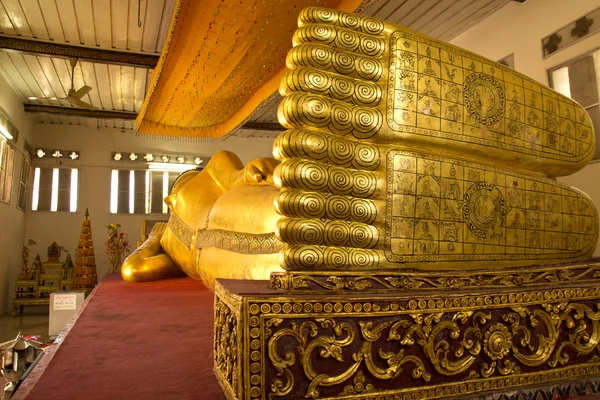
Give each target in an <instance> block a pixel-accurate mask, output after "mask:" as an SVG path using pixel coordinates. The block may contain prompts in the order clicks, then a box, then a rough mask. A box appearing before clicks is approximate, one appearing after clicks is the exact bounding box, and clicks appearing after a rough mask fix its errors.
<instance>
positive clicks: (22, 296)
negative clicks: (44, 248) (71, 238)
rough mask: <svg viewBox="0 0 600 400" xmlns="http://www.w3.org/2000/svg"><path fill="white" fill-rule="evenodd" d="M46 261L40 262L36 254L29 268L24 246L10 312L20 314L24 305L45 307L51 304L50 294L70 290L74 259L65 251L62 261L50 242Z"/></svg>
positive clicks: (57, 250) (27, 254)
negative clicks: (21, 263)
mask: <svg viewBox="0 0 600 400" xmlns="http://www.w3.org/2000/svg"><path fill="white" fill-rule="evenodd" d="M47 254H48V260H47V261H46V262H44V263H42V261H41V259H40V255H39V254H38V255H37V256H36V257H35V260H34V261H33V263H32V264H31V268H27V262H28V256H29V249H28V248H27V247H26V246H24V248H23V269H22V272H21V273H20V274H19V276H18V277H17V282H16V283H15V298H14V299H13V303H12V315H13V317H14V316H16V315H17V311H20V313H21V314H22V313H23V308H24V307H25V306H45V305H49V304H50V293H54V292H59V291H63V290H71V288H72V285H73V261H72V260H71V255H70V254H67V257H66V259H65V262H64V263H63V262H62V261H60V255H61V250H60V247H59V246H58V245H57V244H56V242H53V243H52V244H51V245H50V247H48V253H47Z"/></svg>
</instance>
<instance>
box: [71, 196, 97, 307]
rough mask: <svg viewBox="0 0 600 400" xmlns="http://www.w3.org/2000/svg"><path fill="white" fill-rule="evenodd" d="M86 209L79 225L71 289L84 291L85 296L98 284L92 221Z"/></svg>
mask: <svg viewBox="0 0 600 400" xmlns="http://www.w3.org/2000/svg"><path fill="white" fill-rule="evenodd" d="M89 216H90V214H89V212H88V209H87V208H86V209H85V220H84V221H83V222H82V224H81V233H80V235H79V244H78V245H77V250H75V267H74V269H73V289H74V290H85V295H86V296H87V295H88V294H89V293H90V292H91V291H92V289H93V288H94V287H95V286H96V285H97V284H98V275H97V273H96V256H95V253H94V241H93V239H92V221H90V220H88V217H89Z"/></svg>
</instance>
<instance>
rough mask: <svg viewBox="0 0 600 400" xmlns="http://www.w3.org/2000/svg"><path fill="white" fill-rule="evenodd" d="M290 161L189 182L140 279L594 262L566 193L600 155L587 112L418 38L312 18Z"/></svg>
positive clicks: (301, 45) (141, 261)
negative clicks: (565, 180)
mask: <svg viewBox="0 0 600 400" xmlns="http://www.w3.org/2000/svg"><path fill="white" fill-rule="evenodd" d="M293 44H294V47H293V48H292V49H291V50H290V52H289V53H288V56H287V66H288V68H289V72H288V73H287V74H286V75H285V77H284V78H283V79H282V81H281V86H280V93H281V94H282V96H284V98H283V101H282V103H281V105H280V106H279V110H278V117H279V120H280V122H281V124H282V125H283V126H285V127H286V128H287V129H288V130H287V131H285V132H284V133H282V134H281V135H280V136H279V137H278V138H277V139H276V141H275V144H274V149H273V155H274V157H275V159H276V160H277V161H275V160H271V159H256V160H253V161H252V162H250V163H249V164H248V165H246V166H245V167H244V166H243V165H242V163H241V162H240V161H239V160H238V159H237V158H236V157H235V156H234V155H233V154H231V153H227V152H221V153H217V154H216V155H215V156H214V157H213V158H212V159H211V161H210V162H209V164H208V165H207V166H206V168H204V169H203V170H202V171H192V172H187V173H185V174H183V175H182V176H181V177H180V178H179V179H178V181H177V182H176V183H175V185H174V187H173V189H172V192H171V194H170V195H169V196H168V197H167V198H166V200H165V201H166V202H167V204H168V205H169V208H170V210H171V216H170V219H169V222H168V223H167V224H166V225H162V226H159V227H158V228H157V229H156V230H155V231H154V232H153V234H152V235H151V236H150V238H149V239H148V241H147V242H146V243H145V244H144V245H143V246H142V247H140V248H139V249H138V250H136V251H135V252H134V253H133V254H132V255H130V257H129V258H128V259H127V260H126V261H125V263H124V266H123V269H122V274H123V277H124V279H125V280H128V281H144V280H151V279H159V278H163V277H167V276H171V275H173V274H176V273H178V272H180V271H182V272H184V273H185V274H187V275H189V276H191V277H194V278H199V279H202V280H203V281H204V283H205V284H206V285H207V286H208V287H209V288H212V287H214V283H215V279H216V278H239V279H267V278H268V277H269V275H270V274H271V273H272V272H275V271H282V270H285V271H317V272H327V271H336V272H340V271H354V272H357V271H362V272H371V273H375V272H379V273H381V272H385V271H391V270H396V271H397V270H406V271H453V270H467V269H481V268H485V269H488V270H494V269H496V270H501V269H503V268H507V267H515V268H518V267H528V266H534V265H549V264H560V263H566V262H572V261H576V260H581V259H584V258H587V257H590V256H591V255H592V254H593V253H594V250H595V248H596V243H597V240H598V216H597V212H596V208H595V206H594V204H593V202H592V201H591V200H590V198H589V197H587V196H586V195H585V194H583V193H582V192H580V191H578V190H577V189H575V188H572V187H569V186H566V185H564V184H561V183H559V182H557V181H556V179H555V178H556V177H560V176H565V175H569V174H571V173H574V172H576V171H578V170H579V169H581V168H583V167H584V166H585V165H586V163H587V162H588V161H590V160H591V158H592V155H593V153H594V132H593V128H592V123H591V121H590V118H589V117H588V115H587V114H586V112H585V111H584V110H583V108H582V107H581V106H579V105H578V104H577V103H576V102H574V101H572V100H571V99H569V98H567V97H565V96H562V95H561V94H558V93H557V92H555V91H553V90H551V89H549V88H547V87H545V86H543V85H541V84H539V83H537V82H535V81H534V80H532V79H530V78H528V77H526V76H524V75H522V74H519V73H518V72H515V71H513V70H511V69H509V68H507V67H505V66H503V65H500V64H498V63H495V62H493V61H490V60H488V59H485V58H483V57H480V56H478V55H476V54H473V53H471V52H469V51H466V50H463V49H460V48H458V47H455V46H452V45H450V44H446V43H443V42H441V41H438V40H436V39H433V38H430V37H426V36H424V35H421V34H419V33H417V32H413V31H411V30H409V29H406V28H402V27H399V26H395V25H393V24H389V23H386V22H382V21H379V20H376V19H373V18H368V17H361V16H357V15H353V14H347V13H343V12H337V11H332V10H327V9H320V8H309V9H305V10H304V11H302V12H301V15H300V17H299V29H298V30H297V31H296V33H295V35H294V40H293Z"/></svg>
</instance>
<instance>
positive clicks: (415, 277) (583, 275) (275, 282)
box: [269, 258, 600, 294]
mask: <svg viewBox="0 0 600 400" xmlns="http://www.w3.org/2000/svg"><path fill="white" fill-rule="evenodd" d="M599 277H600V258H594V259H590V260H586V261H580V262H577V263H570V264H562V265H551V266H537V267H530V268H527V269H523V268H506V269H502V270H490V269H487V270H472V271H471V270H465V271H461V270H457V271H431V272H426V271H373V272H360V271H357V272H347V271H340V272H336V273H332V272H330V271H327V272H320V271H285V272H273V273H271V281H270V284H269V287H270V288H271V289H283V290H285V291H287V292H293V293H297V294H301V293H313V292H324V293H334V292H338V293H339V292H345V293H357V292H373V291H393V292H398V291H414V290H433V291H440V290H452V289H462V290H464V289H491V288H515V289H516V288H520V287H537V288H542V289H548V288H551V287H555V286H560V285H564V284H567V283H585V282H587V283H596V284H600V280H599V279H598V278H599Z"/></svg>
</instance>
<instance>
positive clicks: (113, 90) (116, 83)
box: [108, 65, 123, 111]
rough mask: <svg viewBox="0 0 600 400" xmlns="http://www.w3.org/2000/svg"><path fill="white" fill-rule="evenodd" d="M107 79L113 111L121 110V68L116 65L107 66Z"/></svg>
mask: <svg viewBox="0 0 600 400" xmlns="http://www.w3.org/2000/svg"><path fill="white" fill-rule="evenodd" d="M108 78H109V84H110V95H111V98H112V104H113V110H119V111H122V110H123V98H122V93H123V92H122V90H123V89H122V87H121V67H120V66H118V65H109V66H108Z"/></svg>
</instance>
